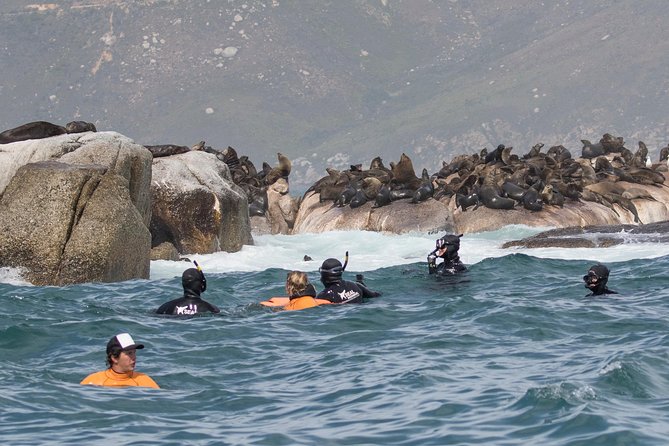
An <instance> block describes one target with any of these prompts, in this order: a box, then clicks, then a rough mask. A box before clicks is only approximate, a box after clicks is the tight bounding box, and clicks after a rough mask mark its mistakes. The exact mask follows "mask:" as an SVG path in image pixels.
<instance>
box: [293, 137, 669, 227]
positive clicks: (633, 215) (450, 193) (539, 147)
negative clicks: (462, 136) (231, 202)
mask: <svg viewBox="0 0 669 446" xmlns="http://www.w3.org/2000/svg"><path fill="white" fill-rule="evenodd" d="M582 143H583V147H582V149H581V156H580V157H579V158H574V157H572V154H571V152H570V151H569V150H568V149H567V148H565V147H564V146H562V145H557V146H552V147H550V148H548V150H546V151H543V148H544V144H542V143H538V144H536V145H535V146H533V147H532V148H531V149H530V150H529V151H528V152H527V153H526V154H523V155H520V156H519V155H516V154H515V153H513V147H509V146H506V145H504V144H500V145H498V146H497V147H496V148H495V149H494V150H492V151H490V152H489V151H488V150H487V149H485V148H484V149H483V150H481V151H480V152H479V153H474V154H471V155H458V156H455V157H454V158H453V159H452V160H451V161H450V162H445V161H443V162H442V167H441V169H439V171H437V172H436V173H434V174H432V175H428V174H427V172H426V170H425V169H424V170H423V172H422V174H421V176H420V177H419V176H417V175H416V173H415V170H414V168H413V165H412V162H411V160H410V159H409V157H408V156H407V155H406V154H402V156H401V157H400V160H399V162H398V163H396V164H395V163H392V162H391V163H390V168H386V167H385V166H384V164H383V162H382V160H381V158H380V157H376V158H374V160H372V162H371V164H370V167H369V169H367V170H364V169H362V168H361V166H360V165H356V166H351V167H350V169H348V170H345V171H337V170H335V169H332V168H328V169H327V173H328V175H327V176H324V177H323V178H321V179H319V180H318V181H316V182H315V183H314V184H313V185H312V186H311V187H310V188H309V189H308V190H307V192H306V193H305V194H304V196H303V197H302V202H303V203H304V202H306V201H308V200H309V199H310V197H312V196H318V201H319V203H320V204H321V205H325V204H327V203H329V202H331V205H330V207H329V208H327V209H325V210H323V209H321V210H320V212H322V213H325V214H327V213H332V212H335V211H334V209H336V208H343V207H345V206H349V207H351V208H361V207H362V206H363V205H364V204H365V203H371V205H369V206H368V207H367V208H366V211H367V212H370V213H373V212H375V210H377V209H378V208H381V207H384V206H391V205H394V204H395V203H396V202H398V201H400V200H401V201H405V202H407V203H410V204H414V205H418V204H422V203H425V202H427V201H428V200H430V199H432V200H437V201H440V202H442V203H445V204H447V205H448V207H449V210H450V211H451V212H452V213H453V220H454V221H453V223H454V227H452V228H443V229H448V230H453V231H455V232H477V231H481V230H490V229H496V228H498V227H501V226H504V225H505V224H514V223H518V224H533V225H535V226H564V225H570V224H573V225H576V226H582V225H586V224H613V223H632V222H633V223H635V224H644V223H651V222H654V221H660V220H666V219H667V218H668V217H669V210H668V208H667V205H669V186H668V185H666V184H665V181H666V177H665V173H666V172H667V158H668V157H669V146H667V147H666V148H663V149H661V150H660V162H659V163H655V164H652V163H651V162H650V159H649V156H648V148H647V147H646V145H645V143H643V142H642V141H639V142H638V149H637V150H636V152H632V151H630V150H629V149H627V148H626V147H625V144H624V140H623V138H622V137H620V136H612V135H611V134H608V133H607V134H604V135H603V136H602V138H601V139H600V140H599V141H598V142H597V143H594V144H593V143H591V142H590V141H588V140H582ZM430 201H431V200H430ZM302 207H303V206H301V207H300V213H299V214H298V218H297V220H298V222H296V227H298V226H300V230H303V231H304V230H314V229H315V230H319V229H322V230H328V229H333V228H332V227H327V226H323V227H320V228H319V225H321V224H322V221H323V220H321V222H320V223H318V224H316V225H311V224H304V221H305V220H309V218H310V217H309V215H304V214H303V212H302ZM602 207H603V208H604V210H602V209H601V208H602ZM640 208H641V210H643V212H641V210H640ZM521 211H522V212H521ZM310 212H315V208H314V206H312V208H311V209H310ZM509 212H511V213H509ZM300 214H302V215H300ZM588 214H592V218H591V220H592V221H590V220H588V218H589V217H588ZM333 215H334V214H333ZM370 215H371V214H370ZM510 216H513V217H512V218H511V219H509V217H510ZM564 217H567V218H564ZM337 229H345V228H341V227H340V228H337ZM353 229H368V228H353Z"/></svg>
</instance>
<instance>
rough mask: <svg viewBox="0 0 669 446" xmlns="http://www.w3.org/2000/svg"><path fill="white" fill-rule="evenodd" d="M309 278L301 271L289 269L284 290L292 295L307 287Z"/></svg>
mask: <svg viewBox="0 0 669 446" xmlns="http://www.w3.org/2000/svg"><path fill="white" fill-rule="evenodd" d="M307 285H309V278H308V277H307V273H304V272H302V271H291V272H289V273H288V274H287V276H286V292H287V293H288V295H289V296H294V295H296V294H298V293H301V292H302V291H304V290H306V289H307Z"/></svg>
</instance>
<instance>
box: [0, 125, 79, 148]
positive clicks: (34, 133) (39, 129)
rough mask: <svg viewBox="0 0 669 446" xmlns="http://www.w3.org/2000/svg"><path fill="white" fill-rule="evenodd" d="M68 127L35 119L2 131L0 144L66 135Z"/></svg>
mask: <svg viewBox="0 0 669 446" xmlns="http://www.w3.org/2000/svg"><path fill="white" fill-rule="evenodd" d="M65 133H67V129H66V128H65V127H62V126H60V125H56V124H52V123H50V122H46V121H35V122H29V123H27V124H23V125H20V126H18V127H14V128H13V129H9V130H5V131H4V132H2V133H0V144H9V143H11V142H18V141H26V140H29V139H42V138H50V137H52V136H57V135H64V134H65Z"/></svg>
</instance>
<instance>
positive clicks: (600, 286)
mask: <svg viewBox="0 0 669 446" xmlns="http://www.w3.org/2000/svg"><path fill="white" fill-rule="evenodd" d="M608 281H609V269H608V268H607V267H606V266H604V265H601V264H597V265H593V266H591V267H590V269H589V270H588V273H587V274H586V275H585V276H583V282H585V287H586V288H587V289H589V290H590V291H592V293H590V294H586V296H585V297H591V296H601V295H602V294H618V293H616V292H615V291H613V290H610V289H608V288H607V287H606V282H608Z"/></svg>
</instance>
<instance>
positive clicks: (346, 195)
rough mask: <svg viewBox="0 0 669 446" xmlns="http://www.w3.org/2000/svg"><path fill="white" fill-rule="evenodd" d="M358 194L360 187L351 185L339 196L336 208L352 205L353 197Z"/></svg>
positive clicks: (335, 203)
mask: <svg viewBox="0 0 669 446" xmlns="http://www.w3.org/2000/svg"><path fill="white" fill-rule="evenodd" d="M356 193H358V187H357V185H354V184H353V183H349V184H348V185H347V186H346V187H345V188H344V190H343V191H342V192H341V194H339V197H337V199H336V200H335V202H334V206H337V207H344V206H346V205H347V204H349V203H351V200H352V199H353V197H355V194H356Z"/></svg>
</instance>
